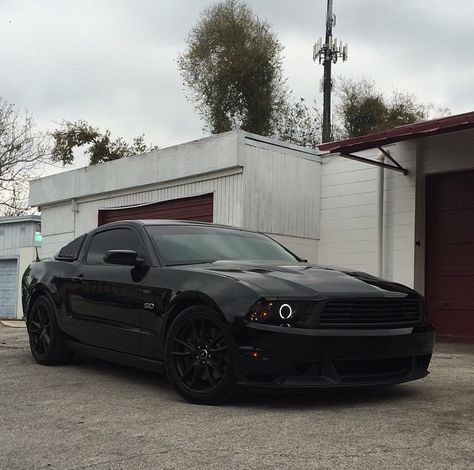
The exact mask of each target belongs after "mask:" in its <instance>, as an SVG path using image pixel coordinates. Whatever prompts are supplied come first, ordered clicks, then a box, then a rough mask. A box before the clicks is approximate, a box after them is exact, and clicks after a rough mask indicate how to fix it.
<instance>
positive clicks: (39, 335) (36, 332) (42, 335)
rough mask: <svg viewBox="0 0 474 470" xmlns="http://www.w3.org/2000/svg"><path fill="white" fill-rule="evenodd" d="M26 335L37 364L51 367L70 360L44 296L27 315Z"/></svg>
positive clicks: (53, 315) (51, 309) (61, 335)
mask: <svg viewBox="0 0 474 470" xmlns="http://www.w3.org/2000/svg"><path fill="white" fill-rule="evenodd" d="M28 335H29V339H30V349H31V354H32V355H33V357H34V359H35V361H36V362H38V363H39V364H42V365H46V366H52V365H57V364H64V363H66V362H68V361H69V360H70V359H71V356H72V354H71V352H70V351H69V350H68V349H67V348H66V346H65V344H64V338H63V334H62V332H61V330H60V329H59V327H58V323H57V320H56V315H55V314H54V311H53V307H52V305H51V303H50V301H49V300H48V299H47V298H46V297H44V296H42V297H39V298H38V299H36V300H35V302H34V303H33V306H32V307H31V310H30V313H29V314H28Z"/></svg>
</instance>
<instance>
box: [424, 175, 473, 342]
mask: <svg viewBox="0 0 474 470" xmlns="http://www.w3.org/2000/svg"><path fill="white" fill-rule="evenodd" d="M426 189H427V191H426V196H427V200H426V202H427V206H426V207H427V214H426V241H427V244H426V250H427V251H426V303H427V312H428V317H429V318H430V320H431V321H432V322H433V324H434V325H435V327H436V329H437V332H438V336H440V337H445V338H452V339H455V338H458V339H466V340H473V339H474V171H464V172H459V173H448V174H442V175H434V176H430V177H428V179H427V188H426Z"/></svg>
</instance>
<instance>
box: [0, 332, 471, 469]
mask: <svg viewBox="0 0 474 470" xmlns="http://www.w3.org/2000/svg"><path fill="white" fill-rule="evenodd" d="M431 371H432V373H431V375H430V376H429V377H428V378H426V379H424V380H421V381H418V382H414V383H410V384H405V385H399V386H395V387H390V388H385V389H382V390H380V389H379V390H358V391H347V390H346V391H337V392H335V391H325V392H317V393H311V394H305V395H292V396H290V395H288V396H268V395H266V396H265V395H242V397H241V398H240V399H239V400H238V401H237V402H235V403H233V404H231V405H228V406H224V407H206V406H196V405H190V404H188V403H185V402H183V401H182V400H181V399H180V398H179V397H178V396H177V395H176V394H175V393H174V392H173V391H172V390H171V388H170V386H169V385H168V384H167V382H166V380H165V379H164V378H162V377H160V376H157V375H154V374H152V373H148V372H142V371H138V370H134V369H130V368H126V367H120V366H115V365H110V364H107V363H104V362H99V361H94V360H90V359H77V360H75V361H74V364H73V365H69V366H61V367H43V366H39V365H37V364H36V363H34V361H33V359H32V357H31V355H30V353H29V350H28V347H27V338H26V330H25V329H18V328H8V327H5V326H0V379H1V392H0V446H1V447H0V468H1V469H30V468H31V469H33V468H34V469H42V468H46V469H61V470H64V469H89V468H94V469H134V470H136V469H142V468H147V469H148V468H149V469H152V468H157V469H186V468H192V469H223V468H224V469H229V470H230V469H254V468H256V469H312V468H318V469H334V468H344V469H359V468H360V469H385V468H386V469H394V468H403V469H408V468H411V469H428V468H429V469H442V468H449V469H453V468H456V469H458V468H463V469H473V468H474V345H449V344H439V345H438V346H437V348H436V355H435V357H434V360H433V363H432V367H431Z"/></svg>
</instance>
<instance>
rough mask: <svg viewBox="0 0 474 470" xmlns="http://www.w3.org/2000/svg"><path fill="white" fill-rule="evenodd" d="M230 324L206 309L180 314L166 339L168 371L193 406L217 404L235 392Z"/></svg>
mask: <svg viewBox="0 0 474 470" xmlns="http://www.w3.org/2000/svg"><path fill="white" fill-rule="evenodd" d="M232 346H233V338H232V333H231V331H230V328H229V325H228V324H227V323H226V322H225V321H224V320H223V319H221V318H220V316H219V314H218V313H217V312H216V311H214V310H212V309H211V308H207V307H190V308H187V309H185V310H184V311H183V312H181V313H180V314H179V315H178V316H177V317H176V319H175V320H174V321H173V323H172V324H171V326H170V329H169V331H168V334H167V337H166V345H165V351H166V357H165V369H166V375H167V377H168V380H169V381H170V382H171V384H172V385H173V387H174V388H175V389H176V391H177V392H178V393H179V394H180V395H181V396H182V397H183V398H185V399H186V400H188V401H190V402H191V403H198V404H206V405H216V404H221V403H223V402H225V401H226V400H228V399H229V398H230V397H231V395H232V392H233V391H234V389H235V370H234V360H233V347H232Z"/></svg>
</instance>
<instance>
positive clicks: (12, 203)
mask: <svg viewBox="0 0 474 470" xmlns="http://www.w3.org/2000/svg"><path fill="white" fill-rule="evenodd" d="M48 159H49V145H48V138H47V137H46V135H44V134H41V133H39V132H36V131H35V129H34V124H33V120H32V117H31V115H30V114H29V113H28V112H25V113H24V114H21V113H20V112H19V111H18V109H17V108H16V107H15V106H14V105H12V104H10V103H8V102H7V101H5V100H4V99H2V98H0V217H11V216H15V215H20V214H24V213H25V212H27V210H28V199H27V197H28V180H29V179H30V178H32V177H33V176H35V175H37V174H38V171H39V170H40V168H41V166H42V165H43V164H44V163H46V162H48Z"/></svg>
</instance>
